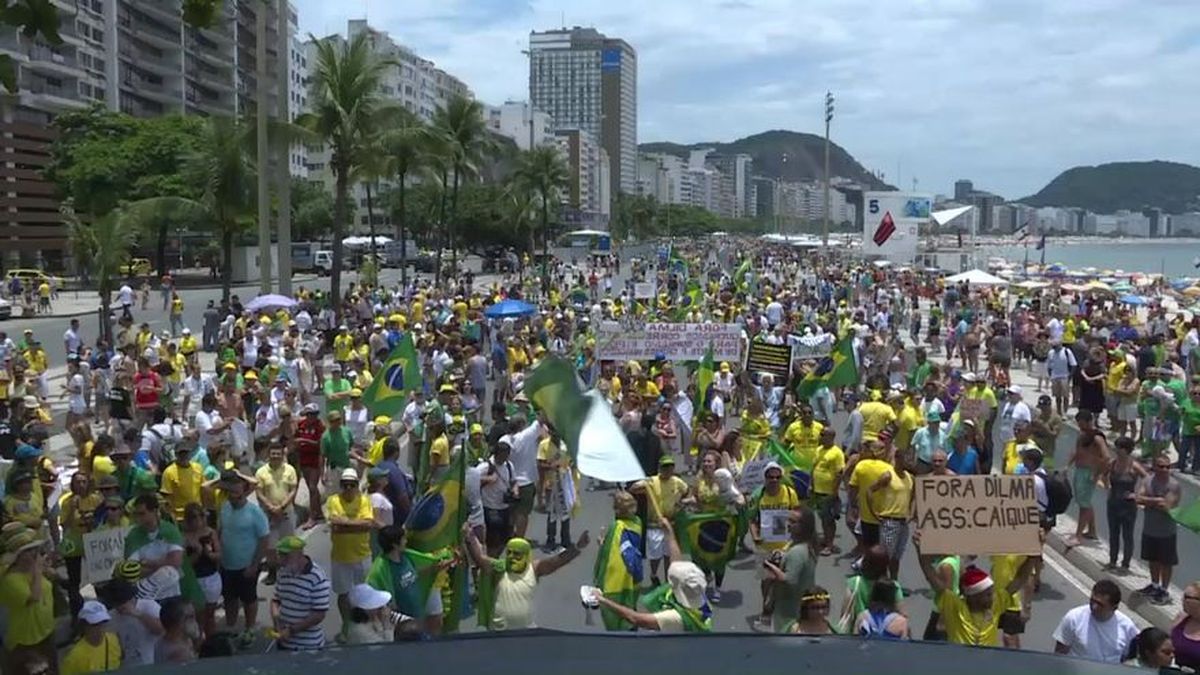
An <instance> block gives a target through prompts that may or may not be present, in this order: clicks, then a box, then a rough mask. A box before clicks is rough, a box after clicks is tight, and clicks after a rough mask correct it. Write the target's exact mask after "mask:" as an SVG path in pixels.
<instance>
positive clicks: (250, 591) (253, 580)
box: [221, 567, 258, 605]
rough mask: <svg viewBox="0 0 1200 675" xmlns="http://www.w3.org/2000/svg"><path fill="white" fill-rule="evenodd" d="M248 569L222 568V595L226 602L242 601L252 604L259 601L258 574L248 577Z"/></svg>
mask: <svg viewBox="0 0 1200 675" xmlns="http://www.w3.org/2000/svg"><path fill="white" fill-rule="evenodd" d="M245 572H246V570H245V569H244V568H243V569H240V570H227V569H225V568H224V567H222V568H221V596H222V597H223V598H225V602H240V603H242V604H246V605H248V604H250V603H253V602H258V575H257V574H255V575H254V576H253V577H250V578H247V577H246V574H245Z"/></svg>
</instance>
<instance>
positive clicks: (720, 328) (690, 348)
mask: <svg viewBox="0 0 1200 675" xmlns="http://www.w3.org/2000/svg"><path fill="white" fill-rule="evenodd" d="M709 345H712V348H713V358H714V359H715V360H716V361H718V362H720V361H731V362H735V363H740V362H741V360H742V327H741V326H739V325H738V324H734V323H729V324H724V323H647V324H644V325H642V326H641V327H640V328H636V327H634V326H626V325H622V324H621V323H619V322H616V321H605V322H603V323H601V324H600V325H599V326H597V327H596V356H597V357H598V358H600V360H602V361H629V360H642V359H652V358H654V357H655V356H656V355H658V354H661V355H663V357H665V358H668V359H671V360H672V361H699V360H700V359H702V358H704V353H705V352H707V351H708V347H709Z"/></svg>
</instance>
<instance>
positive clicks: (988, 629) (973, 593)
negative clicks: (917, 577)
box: [917, 541, 1037, 647]
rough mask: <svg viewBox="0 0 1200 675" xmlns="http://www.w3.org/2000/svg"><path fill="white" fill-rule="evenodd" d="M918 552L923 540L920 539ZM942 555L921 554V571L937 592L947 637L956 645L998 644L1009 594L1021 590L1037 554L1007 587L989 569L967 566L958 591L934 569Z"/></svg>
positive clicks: (1018, 569) (1018, 571) (939, 609)
mask: <svg viewBox="0 0 1200 675" xmlns="http://www.w3.org/2000/svg"><path fill="white" fill-rule="evenodd" d="M917 545H918V552H919V551H920V542H919V541H918V542H917ZM939 557H940V556H936V555H929V556H926V555H922V556H921V571H922V572H924V574H925V579H926V580H927V581H928V582H929V587H930V588H931V589H933V592H934V606H935V607H936V608H937V611H938V613H939V614H940V615H941V617H942V622H943V623H944V624H945V626H946V641H947V642H949V643H951V644H956V645H970V646H976V647H996V646H998V645H999V643H1000V641H999V632H1000V631H999V628H1000V621H1001V619H1002V618H1003V617H1004V615H1005V612H1004V608H1005V607H1007V606H1008V604H1009V602H1010V596H1011V595H1013V594H1015V593H1017V592H1019V591H1020V590H1021V588H1022V587H1023V586H1024V585H1025V581H1026V579H1028V578H1029V574H1030V572H1031V571H1032V570H1033V567H1034V561H1035V560H1037V558H1035V557H1032V556H1031V557H1028V558H1026V559H1025V560H1024V561H1023V562H1022V563H1021V565H1020V567H1018V568H1017V570H1016V573H1015V574H1014V576H1013V578H1012V580H1011V581H1009V582H1008V584H1007V585H1006V586H1005V587H1003V588H1002V587H1000V586H997V585H996V583H995V581H994V580H993V579H992V578H991V577H990V576H988V574H987V572H984V571H983V570H981V569H979V568H978V567H975V566H974V565H972V566H970V567H967V568H966V569H964V570H963V571H962V575H961V576H960V577H959V580H958V589H959V590H958V592H955V591H954V589H953V588H951V587H949V586H947V584H946V581H947V580H946V579H945V578H943V576H942V575H941V574H938V572H937V571H936V570H935V569H934V563H935V562H936V561H937V560H938V558H939Z"/></svg>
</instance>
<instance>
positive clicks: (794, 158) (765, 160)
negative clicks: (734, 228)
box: [638, 129, 895, 190]
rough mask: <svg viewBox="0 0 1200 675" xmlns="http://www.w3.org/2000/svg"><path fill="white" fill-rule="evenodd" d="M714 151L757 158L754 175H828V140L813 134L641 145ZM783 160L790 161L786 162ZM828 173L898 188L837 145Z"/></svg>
mask: <svg viewBox="0 0 1200 675" xmlns="http://www.w3.org/2000/svg"><path fill="white" fill-rule="evenodd" d="M702 148H711V149H712V150H713V151H714V152H716V153H718V154H738V153H745V154H747V155H750V156H751V157H753V158H754V169H753V171H754V175H756V176H766V177H768V178H778V179H780V180H784V181H796V182H803V181H815V180H821V179H822V178H823V177H824V173H825V139H824V138H823V137H821V136H815V135H813V134H802V133H799V132H796V131H784V130H782V129H776V130H773V131H765V132H763V133H761V134H755V135H753V136H747V137H745V138H739V139H738V140H736V141H733V142H732V143H716V142H713V143H692V144H691V145H680V144H679V143H642V144H641V145H640V146H639V148H638V149H639V150H640V151H641V152H659V153H663V154H669V155H676V156H679V157H687V155H688V152H689V151H690V150H699V149H702ZM784 157H786V158H787V161H784ZM829 173H830V175H832V176H834V177H838V176H840V177H843V178H850V179H852V180H854V181H857V182H858V183H860V184H862V185H863V186H864V187H867V188H869V189H873V190H894V189H895V188H894V187H892V186H890V185H888V184H887V183H884V182H883V181H881V180H879V179H878V178H876V177H875V176H874V175H872V174H871V173H870V172H869V171H867V170H866V169H864V168H863V166H862V165H861V164H859V163H858V161H857V160H855V159H854V157H853V156H851V155H850V153H848V152H846V151H845V150H843V149H842V147H841V146H839V145H838V144H837V143H832V142H831V143H830V144H829Z"/></svg>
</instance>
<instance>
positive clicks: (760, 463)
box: [737, 456, 771, 497]
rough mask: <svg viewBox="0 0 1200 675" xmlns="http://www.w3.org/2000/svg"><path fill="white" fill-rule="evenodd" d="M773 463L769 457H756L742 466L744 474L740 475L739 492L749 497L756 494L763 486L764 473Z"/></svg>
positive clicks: (738, 481)
mask: <svg viewBox="0 0 1200 675" xmlns="http://www.w3.org/2000/svg"><path fill="white" fill-rule="evenodd" d="M770 463H771V458H770V457H767V456H763V457H756V458H754V459H752V460H750V461H749V462H746V463H745V464H743V465H742V472H741V473H739V474H738V479H737V486H738V491H740V492H741V493H742V494H744V495H746V496H747V497H749V496H750V495H752V494H754V491H755V490H757V489H758V488H760V487H762V486H763V483H764V482H765V481H764V479H763V471H765V470H766V468H767V465H768V464H770Z"/></svg>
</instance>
